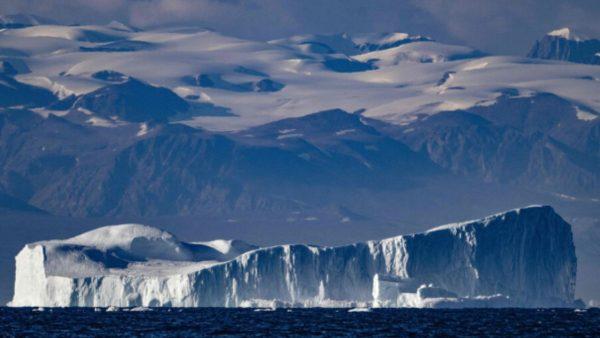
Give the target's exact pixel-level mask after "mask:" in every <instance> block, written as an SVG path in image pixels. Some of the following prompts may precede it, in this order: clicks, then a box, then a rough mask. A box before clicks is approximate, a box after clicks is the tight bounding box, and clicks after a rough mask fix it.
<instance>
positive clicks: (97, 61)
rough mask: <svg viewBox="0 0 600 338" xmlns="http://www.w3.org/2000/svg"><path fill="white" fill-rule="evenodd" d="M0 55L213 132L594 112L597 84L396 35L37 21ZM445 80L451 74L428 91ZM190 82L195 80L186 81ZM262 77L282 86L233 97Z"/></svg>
mask: <svg viewBox="0 0 600 338" xmlns="http://www.w3.org/2000/svg"><path fill="white" fill-rule="evenodd" d="M0 51H1V52H2V53H1V54H2V55H4V56H3V57H2V58H3V59H6V60H8V61H9V62H13V63H14V62H17V60H18V61H19V62H23V63H24V64H26V66H27V67H28V69H29V70H30V72H27V71H22V72H20V73H19V74H17V75H16V78H17V79H18V80H19V81H22V82H25V83H29V84H32V85H36V86H41V87H44V88H47V89H48V90H50V91H52V92H54V93H56V94H57V95H58V96H60V97H66V96H68V95H70V94H75V95H82V94H85V93H89V92H91V91H94V90H96V89H98V88H100V87H102V86H105V85H106V84H107V82H106V81H103V80H100V79H97V78H94V77H93V76H92V75H93V74H94V73H96V72H100V71H106V70H109V71H115V72H120V73H122V74H124V75H126V76H133V77H136V78H138V79H142V80H144V81H147V82H149V83H151V84H153V85H157V86H164V87H167V88H169V89H171V90H173V91H175V92H176V93H178V94H180V95H184V96H185V97H188V98H193V99H189V100H190V101H194V102H201V103H210V104H213V105H215V106H218V107H226V108H228V109H230V112H231V114H228V115H226V116H223V115H216V114H214V113H212V112H211V111H203V112H202V113H199V114H195V115H194V116H189V117H187V118H185V119H182V120H178V122H181V123H185V124H188V125H191V126H198V127H203V128H206V129H211V130H220V131H224V130H240V129H245V128H248V127H252V126H256V125H259V124H264V123H267V122H271V121H274V120H278V119H282V118H286V117H297V116H303V115H306V114H309V113H313V112H315V111H321V110H326V109H332V108H341V109H344V110H346V111H350V112H352V111H357V110H363V114H364V115H365V116H369V117H376V118H380V119H383V120H385V121H388V122H391V123H396V124H401V123H404V122H405V121H409V120H411V118H412V117H411V116H413V115H415V114H422V113H425V114H433V113H436V112H439V111H442V110H453V109H463V108H468V107H472V106H475V105H480V104H489V103H490V102H493V100H494V99H495V98H496V97H497V96H498V95H499V94H500V93H501V92H503V91H505V90H507V89H516V90H518V91H519V92H522V93H524V95H528V93H535V92H550V93H554V94H556V95H558V96H561V97H563V98H566V99H568V100H571V101H572V102H573V103H574V104H578V105H581V106H584V107H588V108H589V109H591V110H593V111H596V112H597V111H600V101H599V100H598V98H597V97H596V93H598V92H600V82H598V81H594V80H590V79H597V78H600V69H599V68H598V67H594V66H588V65H579V64H570V63H566V62H554V61H545V60H533V59H527V58H520V57H508V56H485V55H484V54H483V53H481V52H478V51H476V50H473V49H471V48H468V47H463V46H452V45H446V44H443V43H440V42H436V41H432V40H431V39H429V38H424V37H421V36H409V35H408V34H404V33H389V34H357V35H356V36H349V35H347V34H340V35H328V36H319V35H316V36H313V35H307V36H295V37H291V38H288V39H282V40H275V41H270V42H260V41H248V40H242V39H238V38H233V37H228V36H224V35H221V34H219V33H217V32H213V31H208V30H200V29H170V30H156V31H137V30H133V29H130V28H128V27H126V26H124V25H119V24H117V23H113V24H111V25H107V26H57V25H38V26H32V27H27V28H21V29H5V30H2V31H0ZM446 74H452V78H451V79H450V81H447V82H445V83H444V84H443V85H440V81H441V80H442V79H444V77H445V76H446ZM190 78H201V79H207V80H206V81H204V82H203V81H199V83H198V82H196V83H191V82H190V81H189V79H190ZM210 79H218V82H215V81H213V80H210ZM267 80H268V81H274V82H275V83H278V84H281V85H282V86H283V87H282V88H281V89H279V90H273V91H263V90H260V91H257V90H248V91H245V90H240V89H241V88H249V87H248V85H249V84H250V85H251V84H254V86H256V84H257V83H265V82H264V81H267ZM260 81H263V82H260ZM211 82H214V83H212V84H211ZM219 83H221V84H220V85H219ZM224 83H225V84H226V85H223V84H224ZM267 85H269V84H268V83H267Z"/></svg>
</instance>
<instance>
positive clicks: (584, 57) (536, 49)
mask: <svg viewBox="0 0 600 338" xmlns="http://www.w3.org/2000/svg"><path fill="white" fill-rule="evenodd" d="M599 53H600V40H597V39H593V40H583V41H577V40H569V39H566V38H563V37H560V36H551V35H546V36H545V37H544V38H542V39H541V40H539V41H536V42H535V44H534V45H533V47H532V48H531V50H530V51H529V53H528V54H527V57H530V58H536V59H548V60H562V61H570V62H577V63H587V64H592V65H600V54H599Z"/></svg>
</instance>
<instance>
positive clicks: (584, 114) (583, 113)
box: [575, 106, 598, 121]
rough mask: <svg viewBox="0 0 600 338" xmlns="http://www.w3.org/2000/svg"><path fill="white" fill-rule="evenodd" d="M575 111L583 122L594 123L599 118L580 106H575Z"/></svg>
mask: <svg viewBox="0 0 600 338" xmlns="http://www.w3.org/2000/svg"><path fill="white" fill-rule="evenodd" d="M575 111H576V112H577V118H578V119H580V120H582V121H593V120H595V119H596V118H597V117H598V115H596V114H593V113H591V112H589V111H587V110H584V109H582V108H580V107H578V106H575Z"/></svg>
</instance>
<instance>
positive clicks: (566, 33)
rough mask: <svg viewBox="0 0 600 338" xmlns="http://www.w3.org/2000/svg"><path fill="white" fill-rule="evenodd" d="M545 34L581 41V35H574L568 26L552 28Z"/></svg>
mask: <svg viewBox="0 0 600 338" xmlns="http://www.w3.org/2000/svg"><path fill="white" fill-rule="evenodd" d="M546 35H550V36H557V37H561V38H563V39H567V40H574V41H581V40H582V39H583V38H582V37H581V36H579V35H576V34H575V33H574V32H573V31H572V30H571V29H570V28H568V27H565V28H560V29H556V30H553V31H551V32H548V34H546Z"/></svg>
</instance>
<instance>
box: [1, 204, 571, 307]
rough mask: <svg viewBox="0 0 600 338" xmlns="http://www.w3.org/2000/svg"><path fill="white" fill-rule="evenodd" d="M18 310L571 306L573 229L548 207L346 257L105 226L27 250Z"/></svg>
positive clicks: (368, 247)
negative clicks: (186, 239) (191, 239)
mask: <svg viewBox="0 0 600 338" xmlns="http://www.w3.org/2000/svg"><path fill="white" fill-rule="evenodd" d="M16 264H17V265H16V281H15V294H14V299H13V301H12V302H11V305H12V306H92V307H97V306H105V307H107V306H227V307H233V306H259V307H273V306H345V307H357V306H358V307H368V306H392V307H402V306H408V307H439V306H443V307H461V306H469V307H473V306H536V307H537V306H570V305H571V304H573V301H574V299H573V296H574V290H575V278H576V265H577V261H576V257H575V248H574V245H573V241H572V234H571V227H570V225H569V224H568V223H566V222H565V221H564V220H563V219H562V218H561V217H560V216H559V215H558V214H556V213H555V212H554V210H553V209H552V208H551V207H547V206H534V207H528V208H523V209H517V210H512V211H508V212H505V213H502V214H497V215H493V216H490V217H487V218H484V219H481V220H478V221H471V222H465V223H457V224H451V225H446V226H442V227H438V228H434V229H432V230H430V231H427V232H425V233H421V234H413V235H404V236H398V237H392V238H388V239H384V240H380V241H368V242H362V243H356V244H352V245H347V246H341V247H318V246H311V245H302V244H297V245H280V246H273V247H268V248H256V247H254V246H251V245H249V244H246V243H244V242H241V241H213V242H204V243H186V242H182V241H179V240H178V239H177V238H175V237H174V236H173V235H171V234H169V233H167V232H165V231H161V230H159V229H156V228H152V227H148V226H143V225H135V224H126V225H118V226H108V227H103V228H99V229H96V230H94V231H90V232H87V233H84V234H82V235H79V236H76V237H73V238H70V239H66V240H53V241H44V242H38V243H33V244H27V245H26V246H25V247H24V248H23V249H22V250H21V252H20V253H19V254H18V255H17V257H16Z"/></svg>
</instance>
